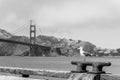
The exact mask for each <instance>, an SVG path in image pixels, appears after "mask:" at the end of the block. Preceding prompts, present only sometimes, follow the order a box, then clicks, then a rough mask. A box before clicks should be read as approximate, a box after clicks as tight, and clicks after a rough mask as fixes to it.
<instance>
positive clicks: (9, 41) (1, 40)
mask: <svg viewBox="0 0 120 80" xmlns="http://www.w3.org/2000/svg"><path fill="white" fill-rule="evenodd" d="M0 42H7V43H14V44H21V45H26V46H37V47H44V48H50V46H43V45H38V44H30V43H25V42H20V41H14V40H9V39H1V38H0Z"/></svg>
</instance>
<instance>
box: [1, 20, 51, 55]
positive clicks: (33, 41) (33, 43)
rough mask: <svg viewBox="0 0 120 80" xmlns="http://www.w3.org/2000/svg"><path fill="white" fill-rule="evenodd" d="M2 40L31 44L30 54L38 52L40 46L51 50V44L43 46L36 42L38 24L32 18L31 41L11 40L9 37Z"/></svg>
mask: <svg viewBox="0 0 120 80" xmlns="http://www.w3.org/2000/svg"><path fill="white" fill-rule="evenodd" d="M0 42H6V43H13V44H20V45H26V46H29V47H30V52H29V56H31V55H32V54H35V53H37V50H38V49H39V48H42V49H43V50H44V51H50V50H51V46H43V45H40V44H36V25H35V24H32V20H30V42H28V43H26V42H20V41H14V40H9V39H2V38H0Z"/></svg>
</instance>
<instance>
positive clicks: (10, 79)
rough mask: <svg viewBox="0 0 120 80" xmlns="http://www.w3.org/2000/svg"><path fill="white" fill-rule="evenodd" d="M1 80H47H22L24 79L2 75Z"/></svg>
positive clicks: (29, 79)
mask: <svg viewBox="0 0 120 80" xmlns="http://www.w3.org/2000/svg"><path fill="white" fill-rule="evenodd" d="M0 80H45V79H32V78H22V77H15V76H6V75H0Z"/></svg>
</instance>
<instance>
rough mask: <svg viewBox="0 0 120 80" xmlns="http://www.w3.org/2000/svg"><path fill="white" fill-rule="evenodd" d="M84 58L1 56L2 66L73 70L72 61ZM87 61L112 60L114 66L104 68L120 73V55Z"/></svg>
mask: <svg viewBox="0 0 120 80" xmlns="http://www.w3.org/2000/svg"><path fill="white" fill-rule="evenodd" d="M83 60H84V58H83V57H19V56H12V57H3V56H1V57H0V66H6V67H20V68H33V69H52V70H65V71H71V70H75V69H76V66H73V65H71V61H83ZM86 61H101V62H111V63H112V66H110V67H105V68H104V70H105V71H106V72H107V73H112V74H117V75H119V74H120V58H119V57H113V58H112V57H102V58H94V57H87V58H86ZM52 80H53V79H52ZM57 80H58V79H57ZM61 80H64V79H61Z"/></svg>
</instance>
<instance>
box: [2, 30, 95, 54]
mask: <svg viewBox="0 0 120 80" xmlns="http://www.w3.org/2000/svg"><path fill="white" fill-rule="evenodd" d="M0 38H7V39H10V40H15V41H21V42H26V43H28V42H29V38H28V37H25V36H13V35H12V34H10V33H9V32H7V31H5V30H2V29H0ZM37 44H39V45H42V46H51V50H50V52H45V51H44V50H45V49H42V48H39V50H37V51H38V52H37V54H34V56H78V55H79V50H78V48H79V47H80V46H82V47H83V49H84V50H85V51H87V52H91V51H93V50H94V48H95V47H96V46H95V45H94V44H92V43H90V42H86V41H81V40H72V39H66V38H56V37H54V36H46V35H39V36H37ZM28 54H29V47H28V46H24V45H19V44H12V43H0V55H1V56H18V55H19V56H28Z"/></svg>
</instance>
